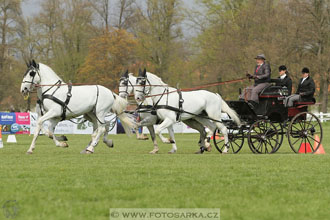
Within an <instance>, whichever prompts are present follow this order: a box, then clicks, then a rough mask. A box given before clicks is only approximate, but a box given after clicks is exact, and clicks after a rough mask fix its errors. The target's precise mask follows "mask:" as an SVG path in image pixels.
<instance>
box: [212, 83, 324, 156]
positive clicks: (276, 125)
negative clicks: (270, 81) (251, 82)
mask: <svg viewBox="0 0 330 220" xmlns="http://www.w3.org/2000/svg"><path fill="white" fill-rule="evenodd" d="M287 93H288V91H287V89H286V87H279V86H274V85H271V86H269V87H267V88H265V89H264V90H263V91H262V92H261V93H260V95H259V105H258V106H257V107H256V108H255V109H252V108H251V107H250V106H249V105H248V103H247V102H246V101H245V100H238V101H228V102H227V103H228V105H229V106H230V107H231V108H233V109H234V110H235V111H236V112H237V114H238V115H239V116H240V119H241V121H242V122H243V125H242V126H241V127H238V126H237V125H236V124H235V123H234V122H233V121H232V120H231V119H227V120H223V122H224V123H225V124H226V126H227V128H228V139H229V146H230V150H231V151H232V152H233V153H238V152H239V151H240V150H241V149H242V147H243V145H244V142H245V140H247V142H248V146H249V148H250V149H251V151H252V152H253V153H259V154H263V153H275V152H276V151H278V150H279V148H280V147H281V145H282V143H283V139H284V136H286V137H287V139H288V142H289V145H290V147H291V149H292V150H293V151H294V152H295V153H314V152H316V151H317V150H318V148H319V147H320V145H321V141H322V136H323V131H322V124H321V122H320V120H319V119H318V117H317V116H316V115H314V114H313V113H310V112H308V107H309V106H311V105H314V104H315V100H312V101H309V102H296V103H295V104H294V106H293V107H285V106H284V104H283V101H284V99H285V97H286V96H287ZM213 142H214V145H215V147H216V148H217V150H218V151H219V152H220V153H222V151H223V149H224V147H225V143H224V138H223V137H222V135H221V133H220V132H219V130H218V129H217V130H216V131H215V132H214V135H213Z"/></svg>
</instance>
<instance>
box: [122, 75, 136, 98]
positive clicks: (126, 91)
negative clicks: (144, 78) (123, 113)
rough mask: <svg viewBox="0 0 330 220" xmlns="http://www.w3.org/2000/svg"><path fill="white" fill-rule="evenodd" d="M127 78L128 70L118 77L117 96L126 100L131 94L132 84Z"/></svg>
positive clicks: (128, 76)
mask: <svg viewBox="0 0 330 220" xmlns="http://www.w3.org/2000/svg"><path fill="white" fill-rule="evenodd" d="M129 78H130V74H128V70H126V72H125V73H124V74H123V75H122V76H121V77H120V80H119V96H120V97H122V98H127V96H128V95H130V94H131V93H132V92H133V84H132V82H131V81H130V79H129Z"/></svg>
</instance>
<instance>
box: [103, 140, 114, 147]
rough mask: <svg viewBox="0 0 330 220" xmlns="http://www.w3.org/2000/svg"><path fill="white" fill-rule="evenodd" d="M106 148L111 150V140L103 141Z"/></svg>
mask: <svg viewBox="0 0 330 220" xmlns="http://www.w3.org/2000/svg"><path fill="white" fill-rule="evenodd" d="M103 143H105V144H106V145H107V146H108V147H110V148H113V141H112V140H105V141H103Z"/></svg>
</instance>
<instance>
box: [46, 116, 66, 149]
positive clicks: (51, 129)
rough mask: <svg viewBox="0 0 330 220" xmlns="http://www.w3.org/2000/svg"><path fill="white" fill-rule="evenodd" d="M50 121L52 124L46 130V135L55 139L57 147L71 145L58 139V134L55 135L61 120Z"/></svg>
mask: <svg viewBox="0 0 330 220" xmlns="http://www.w3.org/2000/svg"><path fill="white" fill-rule="evenodd" d="M49 122H50V125H49V126H48V129H47V130H46V131H45V135H47V136H48V137H49V138H51V139H53V141H54V143H55V145H56V146H57V147H69V145H68V144H67V143H66V142H64V141H63V142H60V141H58V140H57V138H56V136H55V135H54V130H55V127H56V125H57V123H58V122H59V120H58V119H50V120H49Z"/></svg>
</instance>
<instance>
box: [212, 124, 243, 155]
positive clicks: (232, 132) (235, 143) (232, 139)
mask: <svg viewBox="0 0 330 220" xmlns="http://www.w3.org/2000/svg"><path fill="white" fill-rule="evenodd" d="M213 143H214V145H215V147H216V148H217V150H218V151H219V152H220V153H222V152H223V150H224V148H225V138H224V136H223V135H222V134H221V133H220V131H219V129H216V130H215V131H214V134H213ZM228 144H229V149H228V152H233V153H234V154H236V153H238V152H239V151H240V150H241V149H242V147H243V144H244V133H243V130H242V129H238V130H236V129H228Z"/></svg>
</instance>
